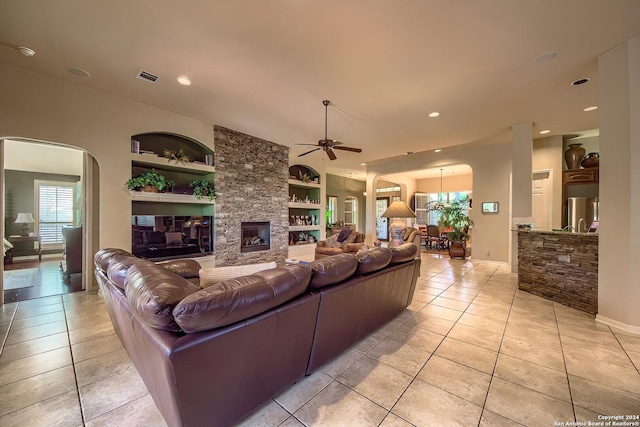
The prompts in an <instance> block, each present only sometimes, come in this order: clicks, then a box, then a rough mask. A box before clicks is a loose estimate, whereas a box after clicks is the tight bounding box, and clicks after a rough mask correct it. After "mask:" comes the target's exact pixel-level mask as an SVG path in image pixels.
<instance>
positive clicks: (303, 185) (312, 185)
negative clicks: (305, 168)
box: [289, 179, 320, 189]
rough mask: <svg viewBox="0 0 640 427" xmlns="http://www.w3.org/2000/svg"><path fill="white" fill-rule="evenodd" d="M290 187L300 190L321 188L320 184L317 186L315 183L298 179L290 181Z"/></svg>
mask: <svg viewBox="0 0 640 427" xmlns="http://www.w3.org/2000/svg"><path fill="white" fill-rule="evenodd" d="M289 186H293V187H300V188H318V189H319V188H320V184H316V183H315V182H304V181H299V180H297V179H289Z"/></svg>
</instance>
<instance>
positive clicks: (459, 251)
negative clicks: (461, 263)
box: [449, 242, 467, 259]
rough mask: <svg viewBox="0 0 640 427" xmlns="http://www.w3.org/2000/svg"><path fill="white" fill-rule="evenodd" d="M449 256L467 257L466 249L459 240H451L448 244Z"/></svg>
mask: <svg viewBox="0 0 640 427" xmlns="http://www.w3.org/2000/svg"><path fill="white" fill-rule="evenodd" d="M449 257H451V258H462V259H465V258H466V257H467V251H466V250H465V248H464V245H463V244H462V243H459V242H451V244H450V245H449Z"/></svg>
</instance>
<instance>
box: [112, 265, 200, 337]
mask: <svg viewBox="0 0 640 427" xmlns="http://www.w3.org/2000/svg"><path fill="white" fill-rule="evenodd" d="M199 289H200V288H199V287H198V286H196V285H194V284H193V283H191V282H189V281H188V280H187V279H185V278H183V277H181V276H179V275H177V274H175V273H173V272H171V271H169V270H167V269H166V268H162V267H160V266H158V265H155V264H153V263H151V262H149V263H136V264H134V265H132V266H131V267H130V268H129V271H127V275H126V277H125V287H124V290H125V291H124V292H125V295H126V296H127V301H128V302H129V306H130V307H131V310H132V311H133V313H134V314H135V316H136V317H137V318H138V319H140V321H141V322H143V323H145V324H147V325H149V326H151V327H152V328H156V329H163V330H166V331H173V332H179V331H180V327H179V326H178V325H177V324H176V322H175V319H174V318H173V314H172V312H173V308H174V307H175V306H176V304H178V303H179V302H180V301H182V300H183V299H185V298H186V297H187V296H188V295H190V294H192V293H194V292H197V291H198V290H199Z"/></svg>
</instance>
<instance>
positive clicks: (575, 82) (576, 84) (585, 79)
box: [571, 77, 589, 86]
mask: <svg viewBox="0 0 640 427" xmlns="http://www.w3.org/2000/svg"><path fill="white" fill-rule="evenodd" d="M585 83H589V77H585V78H583V79H578V80H576V81H574V82H572V83H571V86H580V85H583V84H585Z"/></svg>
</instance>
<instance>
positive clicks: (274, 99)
mask: <svg viewBox="0 0 640 427" xmlns="http://www.w3.org/2000/svg"><path fill="white" fill-rule="evenodd" d="M638 36H640V1H637V0H607V1H603V0H583V1H580V2H569V1H558V0H519V1H513V0H453V1H442V0H438V1H436V0H403V1H402V2H392V1H387V0H351V1H343V2H338V1H326V0H279V1H273V2H266V1H259V0H253V1H252V0H218V1H211V0H191V1H189V2H177V1H175V0H171V1H169V0H138V1H132V2H124V1H108V0H102V1H86V0H66V1H64V2H54V1H49V0H3V1H2V13H1V15H0V62H3V63H7V64H11V65H14V66H17V67H22V68H28V69H32V70H36V71H38V72H41V73H45V74H48V75H51V76H55V77H58V78H61V79H65V80H69V81H73V82H75V83H77V84H79V85H84V86H88V87H93V88H96V89H99V90H103V91H105V92H109V93H112V94H115V95H117V96H120V97H123V98H129V99H133V100H136V101H139V102H142V103H145V104H150V105H154V106H157V107H159V108H162V109H165V110H170V111H174V112H176V113H180V114H183V115H185V116H189V117H193V118H195V119H199V120H202V121H204V122H207V123H212V124H218V125H222V126H225V127H228V128H231V129H234V130H238V131H241V132H245V133H248V134H251V135H254V136H257V137H260V138H264V139H267V140H270V141H273V142H276V143H279V144H283V145H287V146H291V147H292V150H293V153H294V154H301V153H303V152H304V151H308V148H309V147H304V146H296V145H295V144H300V143H304V144H309V143H311V144H315V143H316V142H317V141H318V140H319V139H321V138H323V137H324V106H323V105H322V100H324V99H329V100H331V102H332V104H331V105H330V106H329V110H328V136H329V138H332V139H337V140H340V141H342V142H343V143H344V144H345V145H347V146H352V147H358V148H362V150H363V152H362V153H361V154H356V153H351V152H345V151H336V154H337V156H338V160H335V161H329V160H328V159H327V158H326V156H325V158H324V159H325V160H326V164H327V166H328V167H327V171H329V172H332V173H339V172H340V171H352V172H353V173H355V174H360V173H362V172H363V171H364V166H361V165H360V163H362V162H365V163H366V162H371V161H374V160H379V159H384V158H388V157H392V156H397V155H402V153H404V152H408V151H414V152H420V151H425V150H432V149H436V148H446V147H448V146H453V145H458V144H464V143H470V142H487V141H489V142H501V141H508V140H509V139H510V132H509V130H510V128H511V127H512V126H513V125H514V124H518V123H523V122H533V124H534V126H533V129H534V133H535V136H534V137H538V136H540V135H539V134H538V132H539V131H541V130H543V129H549V130H550V131H551V132H550V133H549V134H548V135H567V134H576V133H578V132H581V131H585V130H592V129H597V128H598V111H597V110H595V111H591V112H584V111H583V109H584V108H586V107H589V106H597V104H598V56H599V55H601V54H602V53H603V52H606V51H607V50H608V49H611V48H612V47H614V46H616V45H618V44H620V43H623V42H625V41H627V40H629V39H631V38H634V37H638ZM18 46H27V47H29V48H31V49H33V50H34V51H35V52H36V55H35V56H32V57H25V56H23V55H21V54H20V53H19V52H18V50H17V49H16V48H17V47H18ZM551 52H554V53H556V54H557V56H556V57H555V59H551V60H545V59H544V58H545V57H542V58H540V59H538V60H536V58H539V57H540V56H541V55H544V54H548V53H551ZM70 68H77V69H82V70H85V71H87V72H88V73H90V77H88V78H86V77H79V76H77V75H74V74H72V73H70V72H69V71H68V70H69V69H70ZM140 70H144V71H147V72H150V73H152V74H155V75H156V76H159V79H158V80H157V82H156V83H149V82H147V81H144V80H141V79H138V78H136V75H137V74H138V72H139V71H140ZM180 75H186V76H188V77H189V78H190V79H191V81H192V84H191V86H181V85H180V84H178V82H177V81H176V78H177V77H178V76H180ZM580 78H589V79H590V81H589V82H588V83H586V84H584V85H580V86H572V85H571V84H570V83H571V82H573V81H575V80H577V79H580ZM433 111H437V112H439V113H440V116H439V117H437V118H430V117H428V114H429V113H431V112H433ZM309 156H323V153H322V151H317V152H315V153H313V154H310V155H309Z"/></svg>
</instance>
